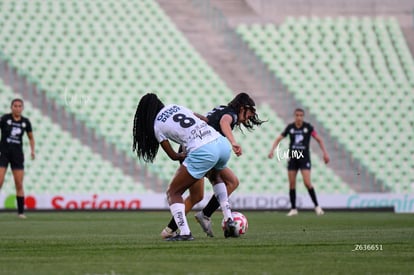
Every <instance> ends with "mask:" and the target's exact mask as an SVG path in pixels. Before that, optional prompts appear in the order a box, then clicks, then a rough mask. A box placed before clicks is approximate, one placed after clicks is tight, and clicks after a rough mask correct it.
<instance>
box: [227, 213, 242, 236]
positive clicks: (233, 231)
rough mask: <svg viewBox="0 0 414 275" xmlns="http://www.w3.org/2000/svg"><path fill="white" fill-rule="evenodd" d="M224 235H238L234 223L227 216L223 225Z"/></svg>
mask: <svg viewBox="0 0 414 275" xmlns="http://www.w3.org/2000/svg"><path fill="white" fill-rule="evenodd" d="M224 237H225V238H228V237H235V238H237V237H239V232H237V230H236V223H235V222H234V221H233V220H232V219H231V218H229V219H228V220H227V222H226V224H225V226H224Z"/></svg>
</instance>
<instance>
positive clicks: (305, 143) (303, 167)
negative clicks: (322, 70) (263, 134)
mask: <svg viewBox="0 0 414 275" xmlns="http://www.w3.org/2000/svg"><path fill="white" fill-rule="evenodd" d="M304 115H305V112H304V110H303V109H300V108H298V109H296V110H295V122H294V123H291V124H289V125H288V126H287V127H286V129H285V130H284V131H283V132H282V133H281V134H280V135H279V136H278V137H277V138H276V140H275V141H274V143H273V146H272V149H271V150H270V152H269V158H273V155H274V151H275V149H276V148H277V147H278V145H279V143H280V141H281V140H282V139H283V138H285V137H286V136H288V135H289V138H290V145H289V154H288V155H289V157H288V165H287V169H288V178H289V197H290V203H291V210H290V211H289V213H288V214H287V216H294V215H297V214H298V210H297V209H296V175H297V173H298V170H300V171H301V173H302V177H303V182H304V184H305V186H306V188H307V189H308V192H309V195H310V197H311V199H312V201H313V203H314V204H315V212H316V214H317V215H323V214H324V212H323V210H322V208H321V207H320V206H319V204H318V200H317V198H316V194H315V189H314V188H313V186H312V184H311V172H310V171H311V159H310V150H309V143H310V139H311V137H313V138H314V139H315V140H316V141H317V142H318V144H319V146H320V147H321V149H322V152H323V160H324V161H325V163H328V162H329V155H328V153H327V151H326V149H325V145H324V143H323V140H322V138H321V137H320V136H318V134H317V133H316V131H315V130H314V128H313V126H312V125H311V124H309V123H307V122H305V121H303V117H304Z"/></svg>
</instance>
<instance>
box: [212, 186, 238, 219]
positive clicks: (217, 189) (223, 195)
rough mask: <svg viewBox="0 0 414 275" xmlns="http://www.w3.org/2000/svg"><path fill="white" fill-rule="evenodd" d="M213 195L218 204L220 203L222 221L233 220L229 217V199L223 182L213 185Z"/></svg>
mask: <svg viewBox="0 0 414 275" xmlns="http://www.w3.org/2000/svg"><path fill="white" fill-rule="evenodd" d="M213 190H214V194H215V195H216V198H217V200H218V202H219V203H220V207H221V211H222V212H223V216H224V219H225V220H226V221H227V220H228V219H229V218H231V219H233V216H232V215H231V209H230V203H229V197H228V195H227V189H226V185H225V184H224V182H220V183H217V184H216V185H213Z"/></svg>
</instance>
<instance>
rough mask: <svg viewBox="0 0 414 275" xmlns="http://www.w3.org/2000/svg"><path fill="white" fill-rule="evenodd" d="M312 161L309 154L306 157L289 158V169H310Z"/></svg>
mask: <svg viewBox="0 0 414 275" xmlns="http://www.w3.org/2000/svg"><path fill="white" fill-rule="evenodd" d="M311 166H312V164H311V161H310V157H309V156H305V157H304V158H299V159H297V158H291V159H289V160H288V164H287V169H288V170H289V171H298V170H310V169H311Z"/></svg>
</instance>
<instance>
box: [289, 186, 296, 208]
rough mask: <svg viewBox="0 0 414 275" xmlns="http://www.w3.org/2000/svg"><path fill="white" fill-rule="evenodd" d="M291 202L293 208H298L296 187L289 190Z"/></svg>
mask: <svg viewBox="0 0 414 275" xmlns="http://www.w3.org/2000/svg"><path fill="white" fill-rule="evenodd" d="M289 197H290V204H291V208H292V209H296V189H290V190H289Z"/></svg>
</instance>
